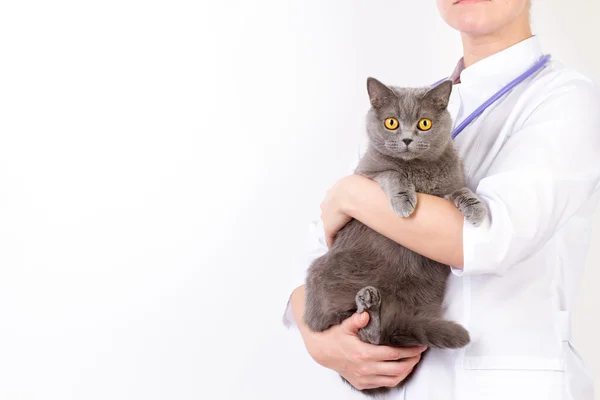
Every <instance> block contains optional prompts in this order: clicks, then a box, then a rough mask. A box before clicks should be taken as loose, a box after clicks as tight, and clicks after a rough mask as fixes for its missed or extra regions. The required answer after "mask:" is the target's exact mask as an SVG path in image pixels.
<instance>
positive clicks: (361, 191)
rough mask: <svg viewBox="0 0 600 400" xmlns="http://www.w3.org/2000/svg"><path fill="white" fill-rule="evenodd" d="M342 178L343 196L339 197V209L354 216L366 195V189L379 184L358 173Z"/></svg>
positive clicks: (371, 188) (377, 186) (376, 186)
mask: <svg viewBox="0 0 600 400" xmlns="http://www.w3.org/2000/svg"><path fill="white" fill-rule="evenodd" d="M343 179H345V182H344V185H343V188H344V191H343V196H341V199H340V209H341V210H342V212H343V213H344V214H346V215H348V216H350V217H352V218H356V214H357V212H358V211H359V209H360V207H361V206H362V204H363V203H364V200H365V198H367V197H368V195H367V193H368V191H369V190H373V189H374V188H375V189H376V188H379V187H380V186H379V185H378V184H377V182H375V181H373V180H371V179H369V178H366V177H364V176H362V175H358V174H354V175H349V176H347V177H345V178H343Z"/></svg>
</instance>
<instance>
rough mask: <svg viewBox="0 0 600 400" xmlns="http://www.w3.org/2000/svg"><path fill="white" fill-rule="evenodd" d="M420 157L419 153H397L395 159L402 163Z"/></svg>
mask: <svg viewBox="0 0 600 400" xmlns="http://www.w3.org/2000/svg"><path fill="white" fill-rule="evenodd" d="M420 155H421V154H420V153H414V152H412V151H403V152H402V153H397V154H396V157H397V158H399V159H401V160H404V161H410V160H415V159H417V158H419V156H420Z"/></svg>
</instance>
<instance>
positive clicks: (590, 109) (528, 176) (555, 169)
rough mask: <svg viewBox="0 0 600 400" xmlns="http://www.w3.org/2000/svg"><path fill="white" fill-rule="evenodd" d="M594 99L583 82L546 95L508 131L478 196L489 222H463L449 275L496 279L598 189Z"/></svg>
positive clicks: (599, 125) (599, 116)
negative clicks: (459, 259) (457, 259)
mask: <svg viewBox="0 0 600 400" xmlns="http://www.w3.org/2000/svg"><path fill="white" fill-rule="evenodd" d="M599 179H600V99H599V96H598V91H597V89H596V87H595V86H594V85H593V84H591V83H588V82H583V83H582V82H581V81H579V82H577V84H575V83H574V84H571V85H565V86H564V87H563V88H561V89H560V90H557V91H555V92H554V93H551V94H549V95H548V96H547V97H546V98H545V99H544V100H543V101H542V102H541V103H540V104H539V105H538V106H537V107H535V109H534V110H533V111H532V112H531V113H530V114H529V116H528V117H527V118H526V119H525V120H524V122H523V123H522V126H521V127H520V128H519V129H517V130H516V131H514V132H513V133H512V134H511V135H510V137H508V138H507V139H506V141H505V143H504V146H503V147H502V149H501V150H500V152H499V153H498V155H497V157H496V158H495V160H494V162H493V164H492V165H491V168H490V171H489V174H488V175H487V176H486V177H485V178H483V179H482V180H481V181H480V182H479V185H478V187H477V188H476V193H477V195H478V196H479V198H480V199H481V200H482V201H483V202H484V203H485V204H486V205H487V207H488V210H489V217H488V218H487V220H486V221H484V223H483V224H482V225H481V226H479V227H473V226H472V225H470V224H469V223H467V222H466V221H465V223H464V228H463V252H464V264H463V268H462V269H457V268H452V272H453V273H454V274H455V275H463V274H498V275H501V274H502V273H503V271H505V270H506V269H508V268H510V267H511V266H513V265H515V264H518V263H519V262H520V261H523V260H525V259H527V258H528V257H530V256H532V255H533V254H535V253H536V252H537V251H538V250H539V249H541V248H542V247H543V246H544V245H545V244H546V243H547V242H548V240H549V239H550V238H551V237H552V236H553V235H554V233H555V232H556V231H557V230H558V229H560V227H561V226H562V225H563V224H564V223H565V222H566V221H567V220H568V219H569V218H571V217H572V216H573V215H574V214H575V213H576V212H577V211H578V210H579V209H580V208H581V207H582V206H583V205H584V204H585V203H586V201H587V200H588V199H589V198H590V197H591V195H592V194H593V193H594V192H595V191H596V190H597V186H598V181H599Z"/></svg>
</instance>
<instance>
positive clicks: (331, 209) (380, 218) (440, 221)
mask: <svg viewBox="0 0 600 400" xmlns="http://www.w3.org/2000/svg"><path fill="white" fill-rule="evenodd" d="M321 209H322V211H323V214H322V216H323V218H327V220H326V221H324V223H325V224H324V225H325V232H326V235H327V242H328V243H329V245H330V246H331V243H332V242H333V237H334V236H335V234H336V233H337V231H338V230H339V229H340V228H341V227H342V226H344V224H345V223H346V222H348V221H347V220H345V219H343V218H340V217H338V218H336V219H335V220H334V218H331V216H332V215H340V214H342V215H346V216H347V217H348V218H350V217H351V218H354V219H357V220H359V221H360V222H362V223H363V224H365V225H367V226H369V227H370V228H371V229H373V230H375V231H377V232H379V233H380V234H382V235H383V236H386V237H388V238H390V239H391V240H393V241H395V242H398V243H401V244H402V245H403V246H405V247H407V248H409V249H411V250H413V251H415V252H417V253H419V254H421V255H423V256H425V257H428V258H431V259H432V260H435V261H438V262H440V263H443V264H448V265H451V266H453V267H455V268H462V265H463V242H462V238H463V222H464V217H463V215H462V214H461V212H460V211H458V209H457V208H456V206H454V204H452V202H451V201H449V200H445V199H442V198H440V197H436V196H430V195H427V194H422V193H417V206H416V208H415V211H414V212H413V213H412V214H411V216H410V217H408V218H403V217H399V216H397V215H396V214H394V212H393V211H392V209H391V207H390V204H389V200H388V197H387V196H386V194H385V193H384V191H383V189H381V186H380V185H379V184H378V183H377V182H375V181H373V180H371V179H368V178H365V177H363V176H361V175H350V176H347V177H345V178H342V179H341V180H340V181H338V183H336V185H334V187H333V188H332V189H330V190H329V191H328V193H327V196H326V198H325V200H324V201H323V203H322V204H321ZM335 210H339V211H341V213H340V212H337V211H335ZM339 225H341V226H339Z"/></svg>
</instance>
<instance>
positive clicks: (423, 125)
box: [417, 118, 433, 131]
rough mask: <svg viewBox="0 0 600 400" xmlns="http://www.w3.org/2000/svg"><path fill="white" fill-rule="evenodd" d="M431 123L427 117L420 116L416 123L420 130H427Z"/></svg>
mask: <svg viewBox="0 0 600 400" xmlns="http://www.w3.org/2000/svg"><path fill="white" fill-rule="evenodd" d="M432 125H433V124H432V123H431V120H430V119H429V118H421V119H420V120H419V123H418V124H417V126H418V127H419V130H420V131H428V130H430V129H431V126H432Z"/></svg>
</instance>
